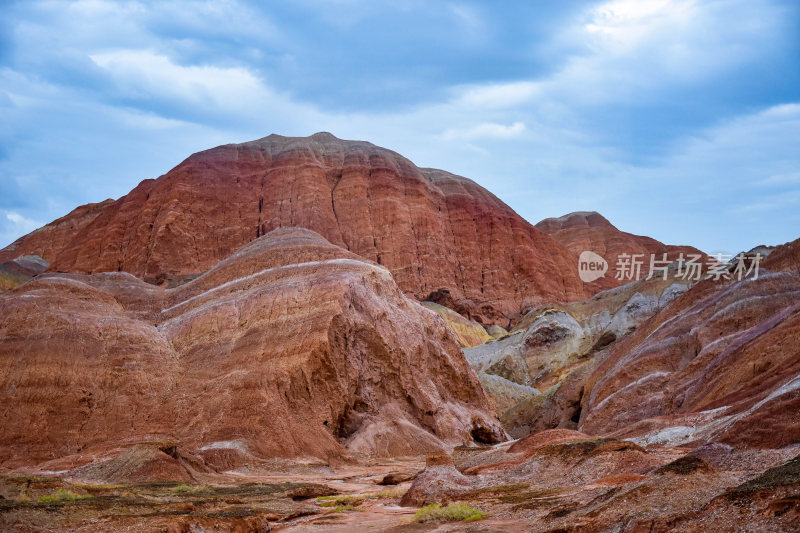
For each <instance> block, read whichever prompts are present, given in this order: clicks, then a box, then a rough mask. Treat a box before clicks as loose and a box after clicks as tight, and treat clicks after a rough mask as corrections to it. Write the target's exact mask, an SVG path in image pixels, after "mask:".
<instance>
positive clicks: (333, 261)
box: [0, 228, 504, 468]
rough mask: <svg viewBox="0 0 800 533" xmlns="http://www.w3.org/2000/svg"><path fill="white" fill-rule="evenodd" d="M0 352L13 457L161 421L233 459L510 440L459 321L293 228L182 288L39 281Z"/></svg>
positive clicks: (0, 336)
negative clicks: (466, 350) (465, 346)
mask: <svg viewBox="0 0 800 533" xmlns="http://www.w3.org/2000/svg"><path fill="white" fill-rule="evenodd" d="M0 365H2V373H1V374H0V398H1V399H2V406H3V407H2V414H1V415H0V417H1V418H2V425H3V431H2V434H1V435H0V461H2V463H3V464H4V465H7V466H19V465H32V464H37V463H39V462H42V461H46V460H52V459H56V458H59V457H64V456H73V457H76V462H77V463H80V462H81V459H80V458H81V456H82V454H83V455H85V454H86V453H89V452H88V451H89V450H108V449H109V446H112V445H113V446H122V447H125V446H126V445H127V444H126V443H129V444H131V445H132V444H135V443H137V442H140V441H147V440H149V439H150V440H151V439H152V438H156V437H158V438H169V439H171V440H173V441H175V442H177V443H178V444H177V446H178V447H179V448H180V449H182V450H184V451H188V452H190V453H197V454H198V456H200V457H204V458H206V459H207V460H208V462H209V464H212V465H213V464H215V461H216V462H220V464H222V465H224V467H225V468H235V467H237V466H238V465H240V464H242V463H243V462H247V461H251V462H252V461H255V460H258V459H259V458H266V457H296V456H314V457H321V458H330V457H337V456H342V455H344V454H347V453H363V454H368V455H373V456H374V455H384V456H385V455H392V456H398V455H409V454H418V453H423V452H426V451H431V450H437V449H441V448H443V447H446V446H448V445H454V444H461V443H464V442H472V441H473V440H474V439H478V440H480V441H481V442H487V441H488V442H496V441H499V440H501V439H502V438H504V433H503V430H502V428H501V427H500V426H499V424H498V422H497V421H496V420H495V419H494V418H493V416H492V415H491V414H490V406H489V403H488V401H487V399H486V397H485V396H484V393H483V391H482V389H481V387H480V384H479V383H478V380H477V378H476V377H475V375H474V374H473V373H472V371H471V370H470V368H469V365H468V364H467V362H466V361H465V360H464V358H463V355H462V354H461V352H460V350H459V348H458V346H457V344H456V343H455V341H454V340H453V337H452V336H451V333H450V332H449V331H448V330H447V328H446V326H445V324H444V323H443V322H442V321H441V320H440V319H439V318H438V317H437V316H436V315H435V314H434V313H433V312H431V311H429V310H427V309H425V308H424V307H422V306H421V305H419V304H418V303H416V302H414V301H412V300H410V299H408V298H406V297H405V296H403V294H402V292H401V291H400V290H399V289H398V288H397V285H396V284H395V283H394V281H393V280H392V276H391V274H390V273H389V271H388V270H386V269H385V268H383V267H381V266H379V265H377V264H374V263H370V262H368V261H365V260H363V259H362V258H360V257H359V256H357V255H355V254H353V253H351V252H348V251H346V250H344V249H342V248H339V247H337V246H333V245H331V244H330V243H328V242H327V241H325V240H324V239H323V238H322V237H320V236H319V235H317V234H316V233H314V232H311V231H308V230H301V229H296V228H290V229H281V230H276V231H274V232H272V233H270V234H268V235H266V236H265V237H262V238H260V239H257V240H255V241H254V242H252V243H250V244H249V245H247V246H245V247H244V248H242V249H241V250H239V251H238V252H236V253H235V254H233V255H232V256H231V257H230V258H228V259H226V260H224V261H222V262H220V263H219V264H218V265H216V266H215V267H214V268H212V269H211V270H209V271H208V272H207V273H206V274H205V275H203V276H201V277H199V278H198V279H196V280H194V281H191V282H189V283H187V284H184V285H181V286H180V287H178V288H175V289H165V288H163V287H154V286H152V285H149V284H146V283H144V282H142V281H140V280H138V279H136V278H134V277H133V276H131V275H129V274H125V273H110V274H95V275H81V274H49V275H46V277H43V278H40V279H36V280H33V281H31V282H28V283H26V284H25V285H23V286H21V287H19V288H17V289H16V290H13V291H10V292H8V293H5V294H3V295H1V296H0ZM113 446H112V447H113ZM156 455H158V454H156Z"/></svg>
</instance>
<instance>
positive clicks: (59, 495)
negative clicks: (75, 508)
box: [39, 489, 92, 503]
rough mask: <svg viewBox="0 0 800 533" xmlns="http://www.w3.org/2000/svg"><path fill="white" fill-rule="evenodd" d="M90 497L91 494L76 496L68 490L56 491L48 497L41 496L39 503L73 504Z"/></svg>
mask: <svg viewBox="0 0 800 533" xmlns="http://www.w3.org/2000/svg"><path fill="white" fill-rule="evenodd" d="M91 497H92V495H91V494H77V493H75V492H72V491H69V490H65V489H58V490H57V491H55V492H53V493H52V494H50V495H49V496H41V497H40V498H39V502H40V503H53V502H74V501H76V500H85V499H87V498H91Z"/></svg>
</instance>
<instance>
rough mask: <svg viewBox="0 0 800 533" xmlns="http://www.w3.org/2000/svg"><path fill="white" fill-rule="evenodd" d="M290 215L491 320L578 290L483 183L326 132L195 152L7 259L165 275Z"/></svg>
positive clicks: (553, 254) (552, 250)
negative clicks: (35, 258)
mask: <svg viewBox="0 0 800 533" xmlns="http://www.w3.org/2000/svg"><path fill="white" fill-rule="evenodd" d="M286 226H297V227H304V228H308V229H311V230H314V231H316V232H318V233H320V234H321V235H322V236H323V237H325V238H326V239H327V240H328V241H330V242H331V243H333V244H336V245H339V246H342V247H344V248H346V249H348V250H350V251H352V252H354V253H356V254H358V255H360V256H361V257H365V258H367V259H370V260H372V261H375V262H377V263H379V264H381V265H383V266H385V267H386V268H388V269H389V270H390V271H391V273H392V275H393V276H394V277H395V279H396V281H397V283H398V285H399V286H400V287H401V289H403V290H404V291H406V292H410V293H413V294H414V295H415V296H416V297H418V298H419V299H425V297H426V296H427V295H428V294H430V293H433V292H436V291H438V290H440V289H444V290H446V291H449V294H450V296H451V297H452V298H453V299H454V300H455V302H456V304H455V305H451V304H448V303H444V302H441V303H444V305H447V306H448V307H452V308H453V309H455V310H456V311H458V312H461V313H462V314H465V316H467V318H474V319H477V320H478V321H480V322H483V323H484V324H487V325H488V324H489V323H492V322H493V321H495V320H499V319H501V318H503V317H507V316H512V315H515V314H517V313H519V312H520V311H521V310H522V309H523V308H525V307H526V306H530V305H534V304H537V303H541V302H543V301H564V300H572V299H581V298H583V296H584V287H583V285H582V284H581V282H580V281H579V280H578V278H577V272H576V270H575V265H574V259H573V257H572V256H571V255H570V254H569V252H568V251H567V250H565V249H564V247H562V246H560V245H559V244H558V243H556V242H555V241H554V240H553V239H552V238H550V237H549V236H547V235H545V234H544V233H542V232H540V231H538V230H536V229H535V228H534V227H533V226H531V225H530V224H529V223H527V222H526V221H525V220H523V219H522V218H521V217H519V216H518V215H517V214H516V213H515V212H514V211H513V210H511V208H509V207H508V206H507V205H505V204H504V203H503V202H501V201H500V200H499V199H497V198H496V197H495V196H494V195H492V194H491V193H489V192H488V191H486V190H485V189H483V188H482V187H480V186H479V185H477V184H476V183H474V182H472V181H470V180H468V179H466V178H462V177H460V176H455V175H453V174H449V173H447V172H444V171H440V170H433V169H420V168H417V167H416V166H415V165H414V164H413V163H412V162H411V161H409V160H408V159H405V158H404V157H402V156H400V155H399V154H397V153H395V152H392V151H389V150H386V149H383V148H379V147H377V146H374V145H372V144H370V143H367V142H357V141H343V140H340V139H337V138H335V137H334V136H332V135H331V134H329V133H318V134H315V135H313V136H311V137H308V138H292V137H281V136H278V135H270V136H269V137H265V138H263V139H260V140H257V141H253V142H248V143H243V144H238V145H225V146H220V147H217V148H214V149H211V150H207V151H205V152H200V153H198V154H195V155H193V156H191V157H189V158H188V159H187V160H185V161H184V162H183V163H181V164H180V165H178V166H177V167H175V168H174V169H172V170H171V171H170V172H168V173H167V174H166V175H164V176H162V177H160V178H158V179H157V180H145V181H143V182H142V183H141V184H139V185H138V186H137V187H136V188H135V189H134V190H132V191H131V192H130V193H129V194H127V195H126V196H124V197H122V198H120V199H119V200H117V201H115V202H110V201H107V202H104V203H103V204H97V205H94V206H85V207H83V208H79V209H78V210H76V211H75V212H73V213H72V214H71V215H68V216H67V217H64V218H63V219H60V220H58V221H56V222H53V223H51V224H48V225H47V226H45V227H44V228H42V229H40V230H37V231H36V232H34V233H32V234H30V235H27V236H25V237H23V238H21V239H19V240H18V241H17V242H15V243H14V244H12V245H11V246H10V247H9V248H7V249H5V250H3V251H0V261H4V260H6V259H10V258H12V257H16V256H18V255H20V254H22V253H36V254H38V255H40V256H42V257H44V258H45V259H47V260H48V261H50V262H51V263H52V264H53V266H52V269H53V270H61V271H69V272H87V273H91V272H104V271H126V272H130V273H132V274H134V275H136V276H138V277H141V278H142V279H144V280H146V281H148V282H161V281H163V280H165V279H169V278H170V277H172V276H176V275H184V274H196V273H200V272H204V271H206V270H208V269H209V268H211V267H212V266H214V265H215V264H216V263H217V262H219V261H220V260H222V259H225V258H226V257H228V256H230V255H231V254H232V253H233V252H234V251H235V250H236V249H238V248H240V247H241V246H243V245H245V244H247V243H248V242H250V241H251V240H253V239H255V238H257V237H258V236H260V235H264V234H266V233H267V232H269V231H271V230H272V229H275V228H279V227H286ZM459 302H460V303H461V304H462V305H458V304H459ZM462 307H464V308H466V309H467V310H468V312H467V313H464V310H463V309H462Z"/></svg>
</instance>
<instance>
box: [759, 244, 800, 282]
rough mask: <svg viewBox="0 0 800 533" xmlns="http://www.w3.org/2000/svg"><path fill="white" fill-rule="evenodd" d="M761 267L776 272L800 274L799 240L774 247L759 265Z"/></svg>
mask: <svg viewBox="0 0 800 533" xmlns="http://www.w3.org/2000/svg"><path fill="white" fill-rule="evenodd" d="M761 267H762V268H766V269H769V270H774V271H776V272H795V273H797V274H800V239H797V240H794V241H792V242H787V243H786V244H782V245H781V246H777V247H775V249H774V250H772V251H771V252H770V253H769V255H768V256H767V258H766V259H765V260H764V262H763V263H761Z"/></svg>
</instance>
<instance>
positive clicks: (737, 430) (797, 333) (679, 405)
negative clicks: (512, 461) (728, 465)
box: [578, 271, 800, 447]
mask: <svg viewBox="0 0 800 533" xmlns="http://www.w3.org/2000/svg"><path fill="white" fill-rule="evenodd" d="M798 338H800V276H797V275H793V274H790V273H772V272H767V271H762V272H761V274H760V276H759V277H758V279H745V280H743V281H729V282H725V281H720V282H714V281H713V280H706V281H703V282H701V283H699V284H697V285H695V286H694V287H693V288H692V289H691V290H689V291H688V292H686V293H685V294H683V295H682V296H680V297H679V298H678V299H677V300H675V301H674V303H673V304H672V305H670V306H668V307H666V308H664V309H663V310H661V311H660V312H659V313H658V314H657V315H655V316H654V317H653V318H651V319H650V320H649V321H648V322H647V323H646V324H644V325H642V326H641V327H639V329H637V330H636V332H634V333H633V334H632V335H630V336H629V337H627V338H625V339H622V340H621V341H619V342H617V343H615V344H614V345H613V346H611V347H609V348H608V354H607V357H605V358H604V360H603V361H602V362H601V363H599V364H598V365H597V367H596V368H595V369H594V371H593V372H592V375H591V376H590V377H589V378H588V379H587V380H586V390H585V396H584V401H583V409H582V414H581V418H580V424H579V426H578V427H579V428H580V429H581V430H582V431H587V432H590V433H600V434H614V435H617V436H619V435H626V436H630V437H634V436H635V437H637V439H638V440H639V441H640V442H643V443H671V444H688V443H694V442H700V443H702V442H711V441H721V442H726V443H729V444H738V445H747V446H757V447H779V446H784V445H786V444H789V443H793V442H797V441H798V440H800V419H798V418H797V414H796V413H797V412H798V408H800V359H798V357H797V354H798V352H797V339H798Z"/></svg>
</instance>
